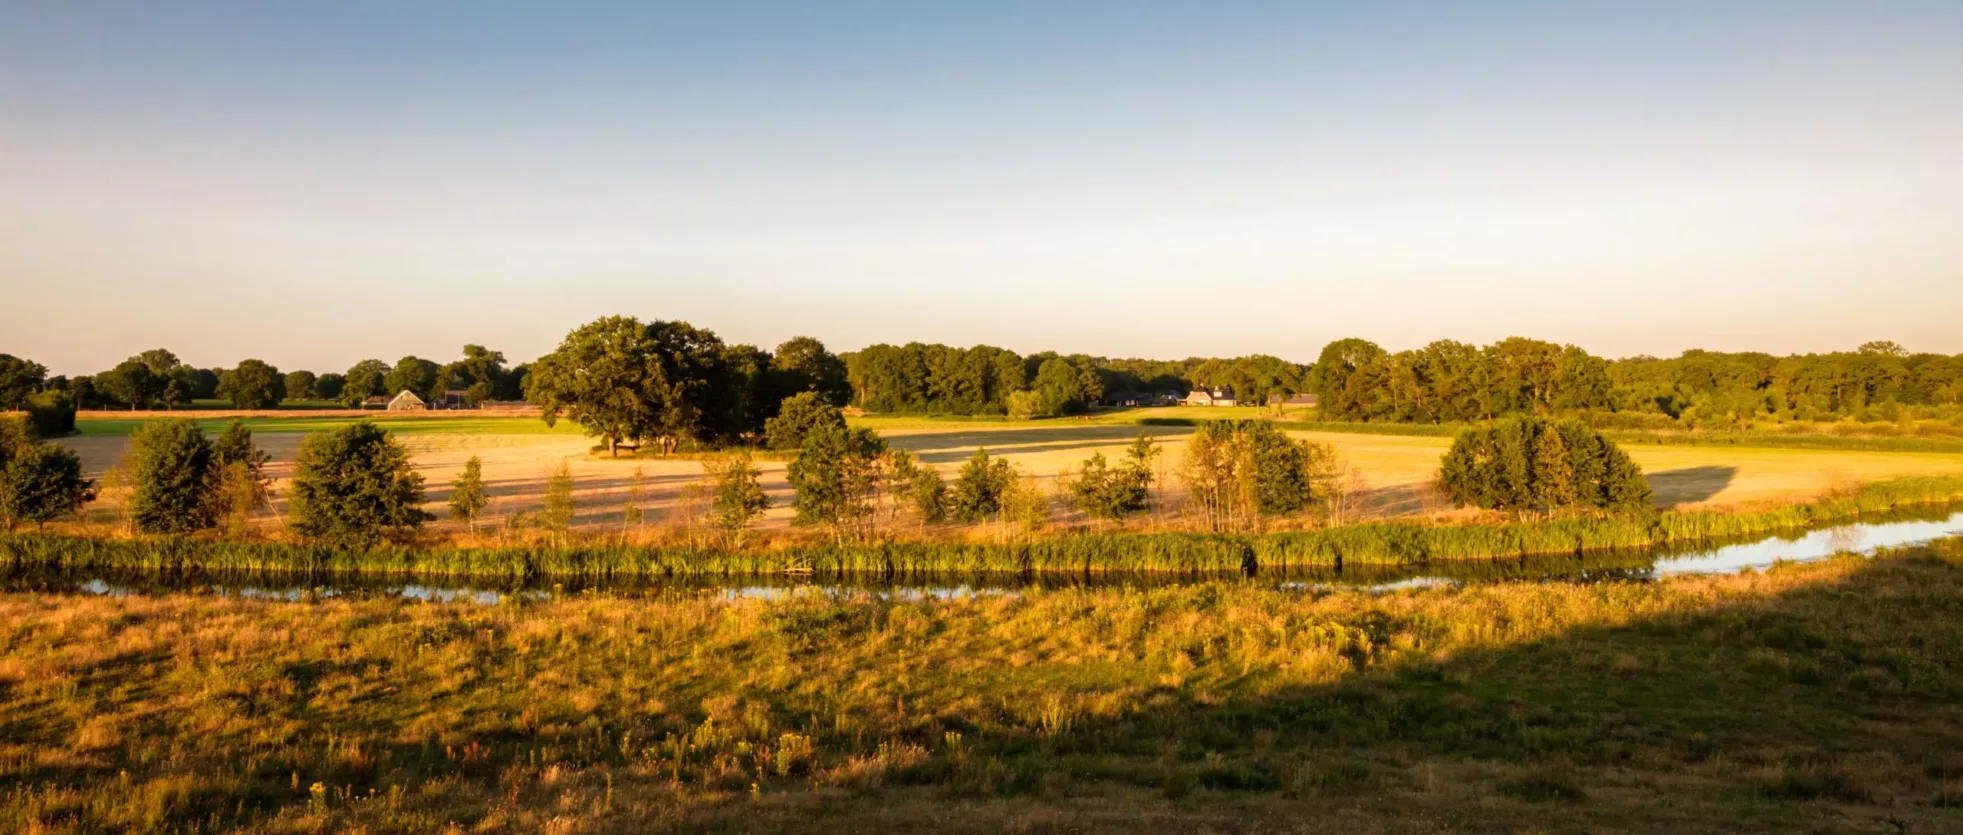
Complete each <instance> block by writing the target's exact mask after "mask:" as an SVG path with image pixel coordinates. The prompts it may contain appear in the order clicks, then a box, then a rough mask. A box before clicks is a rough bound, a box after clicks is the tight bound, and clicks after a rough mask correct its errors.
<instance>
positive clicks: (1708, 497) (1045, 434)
mask: <svg viewBox="0 0 1963 835" xmlns="http://www.w3.org/2000/svg"><path fill="white" fill-rule="evenodd" d="M875 423H877V422H876V421H875ZM881 431H882V432H883V433H884V435H885V437H886V438H887V440H888V441H889V442H890V443H891V444H892V445H894V446H896V447H899V448H902V449H907V450H910V451H913V452H915V453H917V454H918V455H920V457H921V458H922V459H923V460H924V461H925V462H926V463H928V464H931V465H933V466H936V467H939V468H940V469H942V470H943V471H944V472H945V473H946V474H947V475H948V476H949V477H950V478H951V477H952V476H953V474H954V472H955V471H956V470H957V469H958V468H959V467H960V464H961V462H962V461H964V460H966V459H967V457H968V456H970V455H972V454H973V453H974V451H975V449H976V448H977V447H985V448H987V449H988V450H989V452H990V453H991V454H996V455H1002V456H1005V457H1007V458H1008V459H1009V460H1010V461H1011V462H1013V463H1015V464H1016V465H1017V466H1019V467H1021V468H1022V469H1023V471H1024V472H1026V473H1029V474H1030V475H1033V476H1036V477H1037V478H1038V479H1039V480H1040V481H1042V482H1044V483H1046V484H1047V483H1050V482H1052V481H1053V480H1054V479H1055V477H1056V476H1057V474H1058V473H1061V472H1063V471H1065V470H1067V469H1070V468H1073V467H1076V466H1077V465H1079V464H1081V463H1082V462H1083V460H1084V459H1086V458H1088V457H1090V455H1091V454H1093V453H1098V452H1101V453H1103V454H1104V455H1105V456H1106V457H1108V458H1115V457H1117V456H1120V455H1122V453H1123V451H1124V448H1125V446H1126V445H1127V444H1128V443H1130V442H1131V440H1132V439H1133V438H1135V437H1137V435H1138V434H1139V433H1140V432H1144V433H1146V434H1147V435H1150V436H1152V437H1154V438H1156V439H1158V440H1159V441H1160V442H1161V443H1162V444H1164V449H1165V453H1164V454H1163V455H1161V456H1160V459H1159V465H1158V469H1159V472H1160V477H1161V478H1160V481H1161V484H1162V486H1163V488H1164V491H1165V496H1164V498H1165V499H1166V500H1167V501H1166V503H1167V504H1171V505H1177V504H1178V503H1179V501H1180V500H1181V498H1182V495H1183V491H1182V490H1181V489H1180V487H1179V485H1178V480H1177V478H1176V473H1177V471H1178V465H1179V460H1180V456H1181V455H1182V454H1183V451H1184V447H1185V444H1184V439H1185V437H1186V436H1187V435H1188V434H1189V433H1190V431H1191V430H1189V429H1185V428H1181V427H1154V426H1143V427H1141V426H1126V425H1103V424H1098V423H1095V422H1082V423H1079V422H1071V421H1062V422H1045V423H1035V424H1013V423H981V422H972V423H963V422H934V421H925V420H913V421H889V422H888V423H887V424H885V425H882V430H881ZM1291 434H1293V435H1295V436H1296V437H1302V438H1309V439H1313V440H1316V441H1319V442H1323V443H1328V444H1331V445H1333V446H1335V447H1336V448H1337V449H1338V450H1339V451H1340V453H1341V454H1342V456H1343V458H1344V460H1345V461H1346V462H1347V464H1348V466H1350V467H1352V468H1354V469H1355V470H1356V472H1357V475H1358V483H1359V485H1360V486H1361V488H1362V490H1363V501H1362V510H1363V511H1364V513H1365V515H1367V516H1371V517H1394V516H1404V515H1413V514H1423V513H1433V514H1435V513H1439V512H1442V511H1444V510H1446V504H1445V503H1444V502H1443V501H1442V499H1440V498H1439V497H1438V496H1436V495H1435V493H1434V492H1433V491H1432V490H1431V489H1430V487H1429V484H1430V481H1431V479H1432V478H1433V476H1434V475H1435V474H1436V472H1437V469H1438V459H1439V457H1440V456H1441V455H1442V454H1443V453H1444V451H1445V449H1446V448H1447V447H1448V446H1449V445H1450V441H1449V439H1445V438H1423V437H1400V436H1392V435H1361V434H1344V433H1308V432H1297V433H1291ZM301 437H303V436H301V435H298V434H274V433H261V434H259V435H257V436H256V440H257V442H258V443H259V444H260V445H261V446H263V447H265V448H266V449H267V451H268V452H269V453H271V454H272V456H273V469H272V475H273V476H274V478H275V479H276V482H275V489H276V490H279V489H280V488H281V487H282V486H283V485H282V484H281V483H280V480H283V479H284V478H285V477H286V476H287V475H288V474H289V473H290V470H291V465H292V460H293V457H294V455H295V454H296V453H297V452H298V448H299V440H300V438H301ZM398 438H399V439H400V440H401V441H402V442H403V443H404V444H405V445H406V446H407V447H408V448H409V450H410V451H411V453H412V455H413V460H414V462H415V465H416V467H417V469H418V470H420V471H421V472H422V473H423V475H424V477H425V478H426V479H427V480H428V487H429V494H428V496H429V501H430V509H431V510H432V511H433V512H437V513H439V514H441V512H442V502H443V501H444V500H445V499H446V498H447V495H448V485H449V482H450V481H451V480H452V479H454V478H456V476H457V474H458V473H459V472H461V470H462V468H463V465H464V462H465V461H466V460H468V459H469V458H470V457H471V456H472V455H476V456H479V457H480V458H482V459H483V462H484V478H485V480H486V482H487V484H488V485H489V494H490V496H491V498H492V502H493V503H492V506H491V508H490V510H489V511H488V513H487V516H486V518H485V520H484V521H485V522H486V523H488V524H491V525H497V524H499V523H501V522H503V521H504V520H505V519H506V518H508V517H509V516H510V515H512V514H516V513H533V512H536V511H538V510H539V509H540V508H541V507H542V506H543V496H544V489H545V480H546V476H547V474H548V473H549V472H550V471H551V470H552V469H553V468H554V467H557V466H558V465H559V463H560V462H561V461H566V462H568V463H569V464H570V466H571V469H572V473H573V478H574V481H575V485H576V489H575V497H576V501H577V505H578V514H577V517H576V519H575V526H576V527H583V528H588V529H604V528H609V527H618V526H619V525H620V524H621V521H622V509H623V507H624V505H625V503H626V501H627V498H628V494H629V491H630V488H631V482H632V478H633V473H634V471H635V470H636V469H639V470H641V472H642V474H643V477H644V478H645V482H646V488H645V494H644V499H643V501H642V502H641V506H642V508H643V509H644V510H645V511H646V512H647V514H648V518H649V519H650V520H651V521H658V520H660V519H662V518H663V517H666V516H672V515H674V514H676V513H678V512H679V511H680V509H681V506H682V501H681V500H682V496H683V491H684V489H685V488H686V487H687V486H688V485H690V484H692V483H694V482H696V481H698V480H699V479H700V478H701V476H702V467H701V464H700V462H699V461H695V460H686V459H681V460H674V459H670V460H664V459H661V458H638V459H611V458H608V457H607V456H606V455H605V454H604V453H599V454H596V453H593V452H592V451H591V450H592V441H591V439H588V438H584V437H577V436H566V435H504V434H470V435H466V434H441V433H428V434H421V433H419V434H403V435H399V436H398ZM61 443H63V444H65V445H67V446H69V447H70V448H72V449H75V450H76V451H77V452H78V453H79V454H80V455H81V456H82V460H83V466H84V469H85V471H86V472H87V473H88V474H89V475H91V476H92V477H97V478H100V477H101V476H102V474H103V473H104V472H106V471H107V470H108V469H109V468H110V467H111V466H113V465H114V464H115V463H116V462H117V460H119V458H120V457H121V456H122V455H124V454H125V453H126V452H127V450H128V446H129V444H128V439H127V438H126V437H110V436H104V437H76V438H67V439H63V440H62V441H61ZM1627 449H1628V451H1629V453H1630V455H1631V456H1632V457H1634V458H1635V459H1636V461H1637V462H1638V463H1640V464H1641V465H1642V466H1643V468H1644V470H1645V471H1646V472H1647V473H1649V475H1650V479H1651V483H1652V486H1653V487H1655V489H1656V494H1657V501H1658V504H1659V505H1661V506H1664V507H1677V508H1684V509H1729V508H1749V507H1755V506H1763V505H1769V504H1777V503H1788V502H1803V501H1810V500H1814V499H1817V498H1819V497H1821V496H1823V495H1826V494H1828V493H1831V492H1835V491H1840V490H1845V489H1847V488H1850V487H1853V486H1856V485H1859V484H1863V483H1868V482H1874V481H1883V480H1887V479H1891V478H1898V477H1902V476H1912V475H1940V474H1954V473H1963V456H1958V455H1947V454H1937V453H1910V452H1858V451H1825V450H1790V449H1755V448H1739V447H1715V446H1686V447H1669V446H1649V445H1640V446H1630V447H1628V448H1627ZM757 464H758V467H759V469H761V470H762V471H763V477H762V480H763V486H764V489H765V491H766V492H767V493H768V494H769V495H770V497H771V499H772V502H773V503H774V505H775V507H774V508H773V509H771V510H770V511H769V512H767V513H766V514H765V515H764V516H763V518H762V519H761V520H760V522H759V526H760V527H762V528H764V529H766V530H771V529H783V528H787V527H788V526H789V523H790V518H791V511H790V500H791V490H790V485H789V483H788V482H787V481H786V479H785V464H784V463H783V462H781V461H759V462H757ZM118 500H119V497H118V495H117V494H116V493H115V492H114V491H111V492H109V493H107V494H105V495H104V496H103V499H102V501H100V502H98V503H97V504H96V505H94V506H92V508H91V509H90V510H89V518H91V519H94V520H96V521H109V520H112V519H114V518H115V516H116V507H117V502H118ZM278 509H279V510H282V511H283V507H281V508H278ZM1059 510H1060V509H1059ZM268 522H269V523H270V520H268ZM445 525H452V526H453V525H454V523H445Z"/></svg>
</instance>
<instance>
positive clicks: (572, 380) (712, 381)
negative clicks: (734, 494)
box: [525, 316, 777, 447]
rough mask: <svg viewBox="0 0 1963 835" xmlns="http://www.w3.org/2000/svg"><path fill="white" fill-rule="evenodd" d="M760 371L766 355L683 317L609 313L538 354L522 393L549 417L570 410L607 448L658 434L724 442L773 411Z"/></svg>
mask: <svg viewBox="0 0 1963 835" xmlns="http://www.w3.org/2000/svg"><path fill="white" fill-rule="evenodd" d="M769 371H770V369H769V367H768V355H767V354H763V353H762V352H760V351H757V350H756V349H755V348H752V347H750V346H747V345H738V346H730V345H725V344H723V342H722V340H720V339H718V338H717V337H716V335H715V334H714V333H712V332H710V331H706V330H702V329H700V328H696V327H694V326H692V325H689V324H687V323H685V322H663V321H652V322H646V323H643V322H641V321H640V320H639V319H635V318H632V317H627V316H609V317H607V318H604V319H600V320H597V321H594V322H590V323H588V324H586V325H583V326H581V327H580V328H578V329H577V330H574V331H573V332H572V333H570V334H568V335H567V336H566V339H565V341H563V342H561V343H560V344H559V347H558V349H557V350H554V351H553V352H552V353H550V354H547V355H546V356H544V357H541V358H540V359H539V361H538V362H537V363H535V364H534V365H533V366H532V368H531V371H530V375H529V376H528V377H527V378H526V383H525V397H526V399H527V400H530V401H531V402H532V403H534V404H536V405H538V407H539V408H540V409H541V410H542V411H543V414H544V418H545V421H546V423H547V424H548V425H551V424H554V423H555V422H556V421H557V420H558V419H559V418H560V417H566V418H569V419H571V420H572V421H574V422H575V423H578V424H579V425H580V426H581V427H583V428H584V429H585V430H586V432H587V434H589V435H595V436H598V437H599V438H601V439H602V440H603V441H605V442H606V443H607V445H608V446H609V447H612V446H614V445H616V444H618V443H620V442H623V441H640V440H653V439H662V438H666V439H671V440H672V441H674V442H676V443H711V444H713V443H723V442H730V441H735V440H737V439H738V438H740V437H742V436H743V435H744V434H746V433H756V432H761V431H762V429H763V425H764V421H765V420H766V419H768V418H769V417H770V416H771V415H774V414H776V407H777V402H776V401H772V400H769V399H768V397H767V389H766V386H767V375H768V373H769Z"/></svg>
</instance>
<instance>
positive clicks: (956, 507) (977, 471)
mask: <svg viewBox="0 0 1963 835" xmlns="http://www.w3.org/2000/svg"><path fill="white" fill-rule="evenodd" d="M1015 478H1016V473H1015V470H1014V469H1013V468H1011V467H1010V466H1009V462H1008V461H1005V460H1003V459H1000V458H991V457H989V455H988V450H986V449H983V448H980V447H977V448H976V449H975V454H974V456H973V457H971V458H969V459H968V463H966V464H963V465H961V475H960V476H959V477H957V478H956V479H955V481H954V491H953V493H952V494H951V495H950V496H949V497H948V507H947V511H948V515H949V516H952V517H954V520H955V521H957V522H970V523H972V522H980V521H983V520H986V519H988V518H989V517H991V516H995V515H997V514H999V513H1001V512H1002V500H1003V498H1004V497H1005V496H1007V495H1008V492H1009V489H1010V487H1011V485H1012V484H1013V483H1014V482H1015Z"/></svg>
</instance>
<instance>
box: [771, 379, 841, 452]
mask: <svg viewBox="0 0 1963 835" xmlns="http://www.w3.org/2000/svg"><path fill="white" fill-rule="evenodd" d="M828 426H837V427H841V428H842V427H844V426H845V418H844V416H842V415H840V414H839V411H838V407H837V406H833V405H832V404H831V403H829V402H827V401H826V400H825V399H824V398H823V397H821V396H819V394H818V393H817V392H815V391H806V392H799V393H797V394H793V395H791V396H790V397H786V398H784V402H783V404H782V405H781V406H779V407H778V410H777V416H776V417H773V418H771V419H769V420H766V421H764V422H763V438H764V443H765V444H766V445H768V446H769V447H770V448H771V449H780V450H791V449H801V448H803V447H804V439H805V438H806V437H808V436H810V435H811V433H813V432H816V431H818V430H819V429H821V428H824V427H828Z"/></svg>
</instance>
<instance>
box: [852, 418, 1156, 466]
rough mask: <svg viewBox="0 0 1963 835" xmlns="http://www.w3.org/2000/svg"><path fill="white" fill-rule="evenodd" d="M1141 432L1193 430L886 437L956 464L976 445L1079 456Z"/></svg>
mask: <svg viewBox="0 0 1963 835" xmlns="http://www.w3.org/2000/svg"><path fill="white" fill-rule="evenodd" d="M1141 433H1143V434H1144V435H1145V436H1146V437H1149V438H1153V439H1155V440H1158V441H1160V442H1161V443H1163V442H1165V441H1168V440H1172V439H1176V438H1183V437H1185V436H1187V435H1190V434H1192V430H1191V429H1186V428H1181V427H1164V426H1096V425H1091V426H1081V425H1080V426H1058V427H1043V428H1035V429H981V430H961V431H957V432H934V433H927V434H918V435H894V436H892V437H889V438H887V443H889V444H891V445H893V446H895V447H898V448H900V449H905V450H907V451H909V452H912V453H914V454H916V455H918V456H920V460H921V461H924V462H926V463H929V464H956V463H960V462H962V461H966V460H968V458H969V457H971V456H973V455H974V454H975V449H976V448H977V447H981V448H986V449H987V450H988V454H990V455H1017V454H1030V453H1081V456H1082V457H1089V456H1090V451H1091V450H1094V449H1098V448H1101V447H1111V446H1122V445H1124V444H1128V443H1130V442H1131V441H1132V439H1133V438H1136V437H1138V436H1139V435H1140V434H1141ZM1106 457H1109V456H1106Z"/></svg>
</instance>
